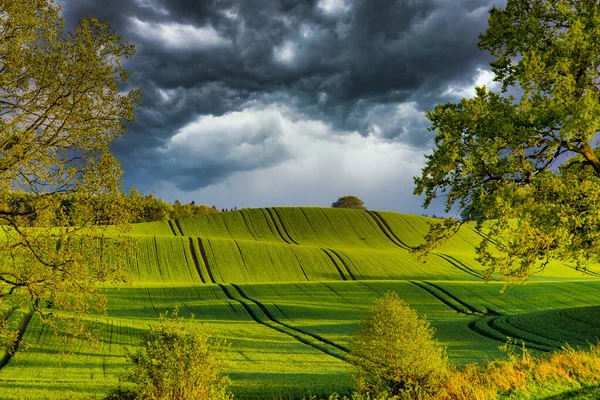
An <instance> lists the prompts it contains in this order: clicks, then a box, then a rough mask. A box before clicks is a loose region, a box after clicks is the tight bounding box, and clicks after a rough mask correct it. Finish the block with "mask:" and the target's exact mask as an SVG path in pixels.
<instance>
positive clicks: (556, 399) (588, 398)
mask: <svg viewBox="0 0 600 400" xmlns="http://www.w3.org/2000/svg"><path fill="white" fill-rule="evenodd" d="M598 398H600V386H590V387H584V388H581V389H578V390H573V391H571V392H567V393H561V394H557V395H554V396H550V397H545V398H544V399H543V400H596V399H598Z"/></svg>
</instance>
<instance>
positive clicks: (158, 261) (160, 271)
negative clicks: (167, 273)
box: [152, 236, 164, 279]
mask: <svg viewBox="0 0 600 400" xmlns="http://www.w3.org/2000/svg"><path fill="white" fill-rule="evenodd" d="M152 238H153V241H154V255H155V257H154V258H156V267H157V268H158V274H159V275H160V277H161V278H162V279H164V277H163V273H162V268H161V267H160V258H159V257H158V242H157V241H156V236H153V237H152Z"/></svg>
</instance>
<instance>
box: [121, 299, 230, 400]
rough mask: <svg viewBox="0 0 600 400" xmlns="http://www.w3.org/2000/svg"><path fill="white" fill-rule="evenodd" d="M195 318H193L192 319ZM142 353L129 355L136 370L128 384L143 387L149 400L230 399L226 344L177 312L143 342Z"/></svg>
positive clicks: (141, 393) (143, 394)
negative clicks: (226, 374) (225, 357)
mask: <svg viewBox="0 0 600 400" xmlns="http://www.w3.org/2000/svg"><path fill="white" fill-rule="evenodd" d="M192 318H193V317H192ZM141 344H142V349H138V350H136V351H128V352H127V358H128V360H129V362H131V364H132V369H131V371H130V372H129V374H128V375H127V376H126V380H127V381H130V382H134V383H136V384H138V385H139V392H138V396H137V397H138V398H139V399H145V400H162V399H172V400H219V399H230V398H232V396H231V395H230V394H229V393H227V386H228V384H229V379H228V378H227V377H225V376H223V375H222V373H223V371H224V369H225V367H226V365H227V364H226V363H225V362H224V360H223V353H224V351H225V348H226V347H225V342H223V341H222V340H220V339H218V338H216V337H215V336H214V333H213V332H211V331H209V330H206V329H204V328H202V327H201V326H200V325H199V324H197V323H194V321H184V319H183V318H182V317H179V315H178V311H177V310H175V312H174V313H173V315H172V317H171V318H169V316H168V315H166V314H165V315H163V316H161V323H160V325H159V326H158V327H151V328H150V330H148V331H147V332H146V333H145V334H144V335H143V339H142V343H141Z"/></svg>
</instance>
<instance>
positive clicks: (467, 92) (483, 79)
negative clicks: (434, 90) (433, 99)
mask: <svg viewBox="0 0 600 400" xmlns="http://www.w3.org/2000/svg"><path fill="white" fill-rule="evenodd" d="M484 85H485V86H486V87H487V88H488V89H490V90H497V89H498V88H499V87H500V86H501V84H500V83H499V82H494V73H493V72H492V71H490V70H488V69H484V68H477V75H476V77H475V84H474V85H470V86H462V87H459V86H450V87H448V89H447V90H446V91H445V92H444V93H443V94H444V95H451V96H456V97H459V98H463V97H466V98H468V99H470V98H473V97H475V87H476V86H484Z"/></svg>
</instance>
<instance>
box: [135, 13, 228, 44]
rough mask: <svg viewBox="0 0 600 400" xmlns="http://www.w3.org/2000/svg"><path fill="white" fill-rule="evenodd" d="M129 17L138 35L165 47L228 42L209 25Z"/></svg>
mask: <svg viewBox="0 0 600 400" xmlns="http://www.w3.org/2000/svg"><path fill="white" fill-rule="evenodd" d="M130 19H131V23H132V28H133V30H134V31H135V32H136V33H137V34H138V35H139V36H141V37H143V38H147V39H149V40H151V41H155V42H161V43H162V44H164V45H165V46H167V47H173V48H206V47H214V46H222V45H226V44H228V43H229V41H228V40H227V39H225V38H223V37H221V36H219V33H218V32H217V31H216V30H215V29H214V28H213V27H212V26H210V25H208V26H205V27H195V26H192V25H186V24H178V23H160V22H146V21H141V20H140V19H138V18H136V17H132V18H130Z"/></svg>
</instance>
